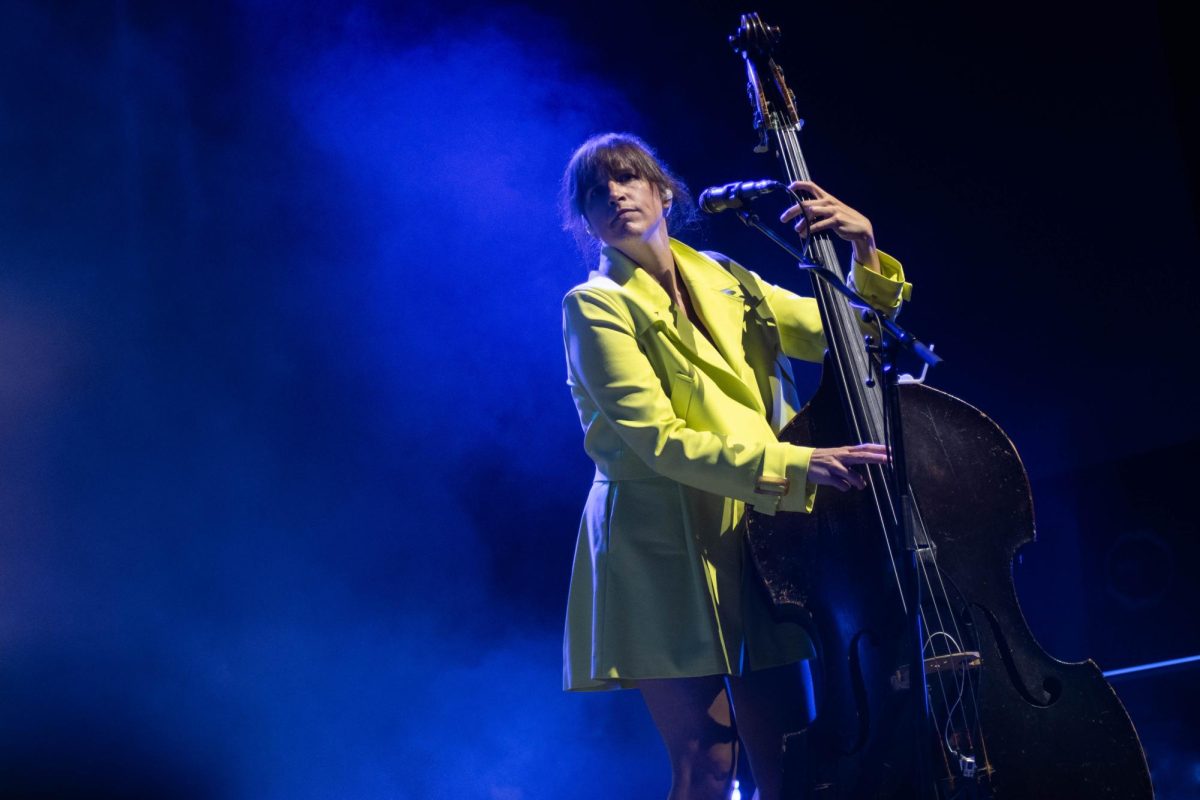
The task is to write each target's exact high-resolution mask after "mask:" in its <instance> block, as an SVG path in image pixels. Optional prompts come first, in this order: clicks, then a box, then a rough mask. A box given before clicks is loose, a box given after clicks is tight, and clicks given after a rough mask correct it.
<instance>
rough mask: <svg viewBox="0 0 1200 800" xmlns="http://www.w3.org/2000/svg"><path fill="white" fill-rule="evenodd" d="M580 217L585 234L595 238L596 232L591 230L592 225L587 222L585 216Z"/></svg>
mask: <svg viewBox="0 0 1200 800" xmlns="http://www.w3.org/2000/svg"><path fill="white" fill-rule="evenodd" d="M580 219H582V220H583V229H584V231H586V232H587V235H588V236H591V237H592V238H593V239H594V238H596V233H595V232H594V231H593V230H592V226H591V225H589V224H588V220H587V217H583V216H581V217H580Z"/></svg>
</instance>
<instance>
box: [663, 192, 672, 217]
mask: <svg viewBox="0 0 1200 800" xmlns="http://www.w3.org/2000/svg"><path fill="white" fill-rule="evenodd" d="M674 199H675V193H674V192H672V191H671V190H670V189H663V193H662V204H663V213H664V214H665V213H666V212H668V211H670V210H671V201H672V200H674Z"/></svg>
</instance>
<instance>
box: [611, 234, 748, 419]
mask: <svg viewBox="0 0 1200 800" xmlns="http://www.w3.org/2000/svg"><path fill="white" fill-rule="evenodd" d="M671 250H672V251H673V252H674V253H675V258H676V264H678V265H679V272H680V275H681V276H682V278H683V280H684V282H685V283H686V284H687V288H688V291H689V292H690V294H691V297H692V301H693V302H694V303H695V304H696V306H697V310H698V312H699V313H700V316H701V317H702V318H703V319H704V323H705V325H706V327H707V328H708V331H709V333H711V334H712V336H713V339H714V340H715V342H714V344H715V345H716V347H715V348H713V347H712V346H710V345H708V343H707V342H706V341H694V340H692V337H684V336H682V335H681V334H680V332H679V329H678V328H677V326H676V325H675V319H674V316H673V314H672V312H671V298H670V297H669V296H668V295H667V293H666V291H665V290H664V289H663V288H662V286H660V285H659V283H658V281H656V280H654V278H652V277H651V276H650V274H649V273H647V272H646V271H645V270H643V269H640V268H639V267H638V266H637V264H635V263H634V262H633V261H632V260H630V259H629V257H628V256H626V255H625V254H624V253H622V252H621V251H619V250H617V249H615V248H611V247H605V248H604V250H603V252H602V254H601V257H600V272H601V273H602V274H605V275H607V276H608V277H609V278H611V279H612V280H614V281H615V282H617V283H618V284H620V285H621V286H623V287H625V289H626V291H628V292H630V293H631V294H632V295H633V296H635V297H636V298H637V300H638V301H639V305H641V306H642V307H643V308H644V309H646V310H647V312H648V313H649V314H650V317H651V319H652V323H651V324H652V325H653V327H655V328H658V329H660V330H662V331H663V332H665V333H666V334H667V335H668V336H669V337H670V338H671V340H672V341H673V342H674V343H675V345H676V346H677V347H679V348H680V350H682V351H684V352H685V353H687V355H688V358H689V360H691V361H692V362H693V363H695V364H696V365H697V366H699V367H700V368H702V369H704V370H705V371H706V372H708V373H709V374H710V375H712V377H713V378H714V379H716V380H718V381H720V383H721V384H722V385H724V386H725V387H726V390H727V391H728V392H729V393H730V395H731V396H734V397H737V398H738V400H739V401H740V402H742V403H744V404H746V405H748V406H750V407H751V408H756V409H759V410H761V411H763V413H766V410H765V407H764V406H763V403H762V397H761V396H760V395H759V392H758V385H757V382H756V381H755V378H754V375H753V373H752V372H751V371H750V368H749V366H748V365H747V364H746V360H745V354H744V352H743V350H742V324H743V311H744V306H743V300H742V296H741V293H740V292H739V291H737V290H736V287H737V286H738V283H737V281H736V280H735V279H734V278H733V277H732V276H730V275H729V273H727V272H725V270H723V269H722V268H721V266H720V265H719V264H717V263H716V262H711V263H708V262H709V260H708V259H707V258H706V257H704V256H702V255H700V254H699V253H697V252H696V251H695V250H692V249H691V248H690V247H687V245H684V244H682V243H680V242H677V241H675V240H674V239H672V240H671ZM637 333H638V334H639V335H640V334H642V333H643V331H638V332H637ZM703 338H704V337H703V334H700V333H699V332H697V333H696V336H695V339H699V340H702V339H703Z"/></svg>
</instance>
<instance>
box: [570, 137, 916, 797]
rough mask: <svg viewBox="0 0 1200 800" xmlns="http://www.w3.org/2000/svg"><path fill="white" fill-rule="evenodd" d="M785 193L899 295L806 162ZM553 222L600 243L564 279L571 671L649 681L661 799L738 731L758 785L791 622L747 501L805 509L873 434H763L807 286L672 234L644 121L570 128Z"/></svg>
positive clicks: (867, 273)
mask: <svg viewBox="0 0 1200 800" xmlns="http://www.w3.org/2000/svg"><path fill="white" fill-rule="evenodd" d="M792 189H793V190H795V191H804V192H806V193H808V194H810V195H812V196H813V198H814V199H812V200H806V201H804V202H803V203H802V204H800V205H797V206H793V207H791V208H789V209H788V210H787V211H786V212H784V214H783V216H782V217H781V221H783V222H789V221H792V220H796V224H795V228H796V230H797V232H800V233H801V234H804V235H807V234H808V233H817V232H821V231H832V232H833V233H834V234H836V235H837V236H839V237H841V238H842V239H845V240H847V241H849V242H850V243H851V244H852V245H853V248H854V261H855V264H854V269H853V272H852V279H853V281H854V283H855V285H856V287H857V289H858V291H859V293H860V294H861V295H863V296H864V297H865V298H867V299H868V300H869V301H870V302H871V303H872V304H873V305H877V306H878V307H880V308H883V309H889V310H890V309H894V308H896V307H898V306H899V303H900V300H901V299H902V296H907V293H908V289H909V287H908V284H906V283H905V282H904V277H903V272H902V270H901V267H900V265H899V263H897V262H896V261H895V260H893V259H891V258H890V257H888V256H886V255H884V254H883V253H880V252H879V251H877V250H876V249H875V242H874V237H873V233H872V228H871V224H870V221H869V220H867V218H866V217H864V216H863V215H862V214H859V213H858V212H857V211H854V210H853V209H852V208H850V207H848V206H846V205H845V204H844V203H842V202H841V201H839V200H838V199H837V198H835V197H833V196H832V195H830V194H828V193H827V192H825V191H824V190H822V189H821V188H820V187H818V186H816V185H815V184H812V183H807V182H797V183H794V184H793V185H792ZM561 199H562V207H563V219H564V225H565V227H566V228H567V229H568V230H570V231H572V232H573V233H575V234H576V238H577V240H579V241H581V242H585V243H590V244H592V245H593V246H599V247H601V248H602V249H601V253H600V264H599V267H598V269H597V270H595V271H594V272H592V273H591V275H590V277H589V278H588V280H587V282H585V283H583V284H581V285H579V286H576V287H575V288H574V289H572V290H571V291H570V292H568V293H567V295H566V297H565V298H564V300H563V336H564V343H565V346H566V352H567V382H568V385H569V386H570V389H571V394H572V396H573V398H574V400H575V406H576V408H577V410H578V412H579V417H580V421H581V422H582V424H583V428H584V448H585V450H586V451H587V453H588V455H589V456H591V458H592V459H593V460H594V461H595V462H596V479H595V481H594V482H593V484H592V489H591V493H590V495H589V497H588V501H587V505H586V508H585V510H584V514H583V520H582V523H581V526H580V532H579V541H578V544H577V546H576V552H575V564H574V571H573V573H572V579H571V590H570V596H569V599H568V608H567V624H566V636H565V642H564V686H565V688H566V689H568V690H595V689H610V688H634V687H636V688H637V689H639V690H640V691H641V693H642V696H643V698H644V699H645V701H646V705H647V707H648V708H649V710H650V714H651V717H652V718H653V720H654V723H655V725H656V726H657V728H658V730H659V733H660V734H661V735H662V737H663V741H664V742H665V743H666V746H667V751H668V754H669V756H670V759H671V768H672V786H671V793H670V795H669V798H670V800H697V799H698V798H721V797H724V796H725V793H726V792H727V791H728V785H729V780H730V773H731V769H732V767H733V756H734V742H735V737H734V734H733V729H732V724H731V723H732V719H731V708H730V701H732V712H733V715H734V717H736V721H737V729H738V733H739V734H740V736H741V739H742V741H743V742H744V743H745V746H746V750H747V754H748V756H749V758H750V765H751V769H752V770H753V772H754V776H755V781H756V783H757V785H758V787H759V792H760V796H761V797H762V798H763V800H775V798H777V797H778V796H779V791H780V780H781V754H780V743H781V737H782V736H783V734H785V733H787V732H791V731H795V730H798V729H800V728H802V727H804V725H805V724H807V722H808V720H809V717H808V714H810V713H811V711H812V709H811V704H810V703H806V697H807V695H808V694H809V685H810V684H809V681H808V673H807V669H806V665H805V661H804V660H805V659H807V658H809V657H811V656H812V655H813V649H812V644H811V642H810V641H809V639H808V637H807V635H806V634H805V632H804V630H803V629H802V628H801V627H800V626H798V625H795V624H792V623H787V622H778V621H776V620H774V619H773V618H772V617H771V614H770V611H769V609H768V607H767V605H766V600H765V599H764V597H763V596H762V590H761V588H760V587H759V586H757V585H756V584H755V582H754V579H753V576H752V574H751V571H750V569H749V567H748V566H747V565H746V564H745V562H744V558H745V550H744V541H743V538H744V537H743V526H742V524H741V522H742V516H743V513H744V510H745V507H746V505H751V506H753V507H754V508H755V509H757V510H759V511H762V512H765V513H769V514H773V513H775V512H776V511H779V510H783V511H800V512H807V511H811V510H812V507H813V503H814V501H815V499H816V494H817V486H831V487H833V488H835V489H839V490H841V491H846V490H849V489H852V488H854V489H861V488H863V487H864V486H865V481H864V479H863V478H862V476H861V475H859V474H858V473H856V472H855V471H854V469H853V467H854V466H855V465H858V464H881V463H884V462H885V461H886V459H887V455H886V451H885V449H884V448H883V447H882V446H881V445H877V444H861V445H855V446H847V447H839V448H821V449H815V450H814V449H811V448H805V447H797V446H795V445H791V444H786V443H782V442H780V441H779V440H778V437H777V434H778V433H779V431H780V429H781V428H782V427H783V425H785V424H786V423H787V421H788V420H789V419H790V418H791V417H792V416H793V415H794V414H795V412H796V409H797V407H798V399H797V398H796V396H795V385H794V381H793V380H792V376H791V370H790V366H789V365H788V359H787V357H788V356H790V357H795V358H802V359H806V360H809V361H820V360H821V358H822V355H823V352H824V349H825V342H824V337H823V335H822V332H821V320H820V315H819V313H818V311H817V308H816V303H815V301H813V300H812V299H806V298H801V297H799V296H797V295H795V294H792V293H791V292H788V291H786V290H784V289H780V288H778V287H776V286H771V285H769V284H767V283H765V282H763V281H761V280H760V279H759V278H758V277H757V276H756V275H754V274H753V273H750V272H748V271H746V270H745V269H743V268H742V267H740V266H738V265H736V264H732V263H729V262H725V264H724V265H723V264H722V263H719V262H718V261H717V260H715V259H714V258H713V257H710V256H709V255H707V254H704V253H699V252H697V251H695V250H693V249H691V248H690V247H688V246H687V245H685V244H683V243H681V242H679V241H676V240H674V239H672V238H670V236H669V235H668V223H667V220H668V218H671V219H676V218H678V217H680V216H684V215H685V214H686V212H687V211H688V210H690V207H691V201H690V197H689V196H688V193H687V190H686V188H685V187H684V186H683V184H682V183H681V182H680V181H679V180H678V179H677V178H675V177H674V176H673V175H672V174H671V173H670V172H669V171H668V170H667V169H666V168H665V167H664V166H663V164H662V163H661V162H659V161H658V159H657V158H656V157H655V156H654V154H653V152H652V151H651V150H650V149H649V148H648V147H647V146H646V145H645V143H643V142H642V141H641V140H640V139H638V138H637V137H634V136H630V135H627V134H604V135H601V136H596V137H593V138H592V139H589V140H588V141H587V142H585V143H584V144H583V145H582V146H581V147H580V148H579V149H578V150H577V151H576V152H575V154H574V156H573V157H572V158H571V161H570V163H569V164H568V166H567V169H566V172H565V174H564V176H563V190H562V198H561Z"/></svg>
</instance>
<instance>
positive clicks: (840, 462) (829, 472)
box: [808, 444, 888, 492]
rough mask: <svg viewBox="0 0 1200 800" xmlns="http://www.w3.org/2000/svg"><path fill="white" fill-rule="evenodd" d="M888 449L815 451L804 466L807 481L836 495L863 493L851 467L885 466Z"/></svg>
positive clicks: (876, 446) (857, 447) (860, 480)
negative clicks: (806, 469) (857, 490)
mask: <svg viewBox="0 0 1200 800" xmlns="http://www.w3.org/2000/svg"><path fill="white" fill-rule="evenodd" d="M887 462H888V449H887V447H885V446H884V445H881V444H856V445H852V446H850V447H818V448H817V449H816V450H813V454H812V459H811V460H810V461H809V462H808V480H809V481H810V482H812V483H816V484H820V485H822V486H832V487H833V488H835V489H837V490H839V491H842V492H844V491H846V490H847V489H851V488H854V489H864V488H866V486H867V481H866V480H865V479H864V478H863V476H862V475H859V474H858V473H857V472H855V471H854V470H853V469H851V467H852V466H854V465H855V464H886V463H887Z"/></svg>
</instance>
